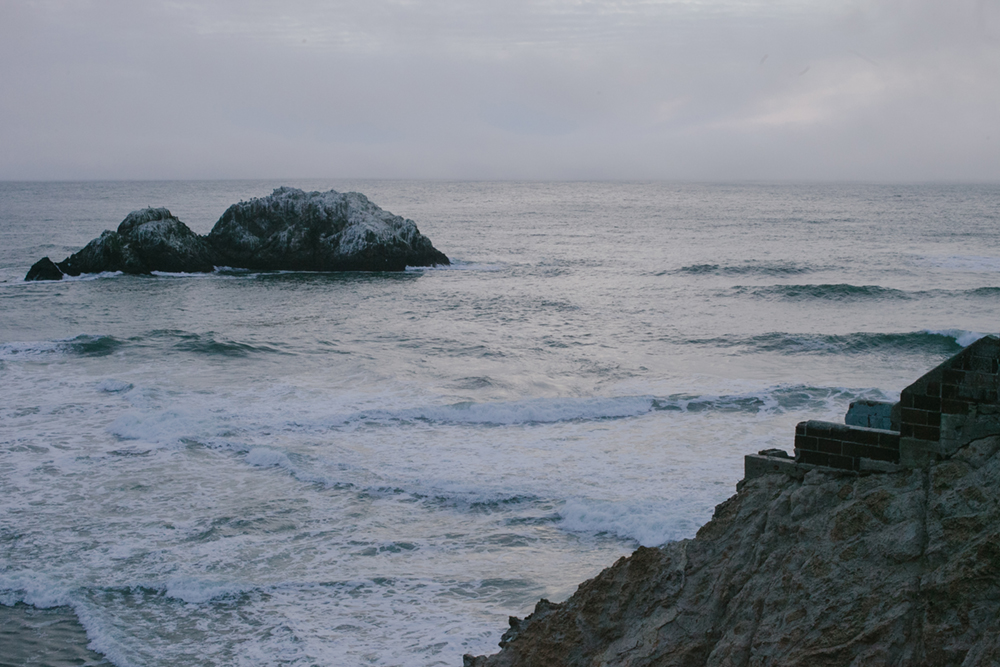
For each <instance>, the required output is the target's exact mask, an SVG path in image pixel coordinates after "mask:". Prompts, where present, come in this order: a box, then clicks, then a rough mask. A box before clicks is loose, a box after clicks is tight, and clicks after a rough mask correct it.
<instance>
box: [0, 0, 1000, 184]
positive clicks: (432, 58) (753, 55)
mask: <svg viewBox="0 0 1000 667" xmlns="http://www.w3.org/2000/svg"><path fill="white" fill-rule="evenodd" d="M998 6H1000V3H997V2H996V0H958V1H957V2H950V3H947V4H945V3H939V2H930V1H927V2H924V1H921V0H908V1H905V2H904V1H903V0H871V1H867V0H854V1H850V0H848V1H847V2H843V1H841V2H834V1H833V0H821V1H818V2H815V1H814V2H805V1H804V0H787V1H785V2H719V1H709V0H705V1H701V2H698V1H693V0H692V1H688V2H680V1H673V2H671V1H667V2H663V1H655V0H644V1H631V2H630V1H627V0H618V1H608V2H596V1H586V0H546V1H534V2H531V1H528V0H511V1H508V2H490V1H484V2H477V3H469V2H457V1H455V0H431V1H419V0H369V1H368V2H364V3H362V2H343V1H342V2H319V1H314V0H286V1H285V2H280V3H279V2H274V1H263V0H247V1H245V2H235V1H231V0H220V1H216V2H197V3H196V2H177V1H174V2H166V1H164V2H149V3H129V2H105V3H97V2H93V3H87V2H59V1H55V0H50V1H48V2H25V3H5V4H3V5H0V26H2V27H0V58H2V59H3V62H5V63H10V64H11V65H10V66H8V67H5V68H3V69H2V70H0V86H2V87H3V89H4V90H5V95H4V96H3V97H2V99H0V118H2V119H3V123H2V126H0V147H2V148H3V150H2V151H0V178H7V179H21V178H210V177H220V178H239V177H293V176H316V177H388V178H394V177H416V178H666V179H730V178H738V179H798V178H809V179H878V180H924V179H976V180H996V179H1000V165H998V161H997V160H996V159H995V157H994V156H995V155H996V154H997V149H998V148H1000V132H997V131H996V130H994V129H993V127H994V125H995V119H994V118H993V116H995V110H996V109H997V108H998V102H1000V9H998Z"/></svg>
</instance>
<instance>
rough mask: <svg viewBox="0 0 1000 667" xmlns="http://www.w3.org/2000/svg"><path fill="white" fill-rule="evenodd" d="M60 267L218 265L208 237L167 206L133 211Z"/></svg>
mask: <svg viewBox="0 0 1000 667" xmlns="http://www.w3.org/2000/svg"><path fill="white" fill-rule="evenodd" d="M57 266H58V267H59V269H61V270H62V272H63V273H65V274H67V275H70V276H78V275H80V274H81V273H101V272H102V271H121V272H123V273H131V274H145V273H151V272H153V271H167V272H176V273H205V272H208V271H212V270H214V268H215V264H214V254H213V252H212V248H211V247H210V246H209V245H208V243H207V242H206V241H205V239H204V238H202V237H201V236H198V235H197V234H195V233H194V232H192V231H191V230H190V229H189V228H188V226H187V225H185V224H184V223H183V222H181V221H180V220H178V219H177V218H176V217H175V216H174V215H173V214H171V213H170V211H169V210H167V209H165V208H147V209H143V210H141V211H132V212H131V213H129V214H128V215H127V216H126V217H125V219H124V220H123V221H122V223H121V224H120V225H118V230H117V231H114V232H111V231H105V232H104V233H102V234H101V235H100V236H99V237H98V238H96V239H94V240H93V241H91V242H90V243H88V244H87V245H86V246H85V247H84V248H83V250H81V251H80V252H78V253H75V254H73V255H71V256H69V257H68V258H66V259H65V260H63V261H62V262H59V264H58V265H57ZM25 279H27V278H25Z"/></svg>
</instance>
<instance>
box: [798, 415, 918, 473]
mask: <svg viewBox="0 0 1000 667" xmlns="http://www.w3.org/2000/svg"><path fill="white" fill-rule="evenodd" d="M861 459H872V460H874V461H887V462H890V463H895V462H897V461H899V433H898V432H896V431H888V430H883V429H877V428H863V427H860V426H847V425H846V424H834V423H833V422H822V421H807V422H802V423H800V424H798V425H797V426H796V427H795V461H796V462H797V463H808V464H812V465H821V466H829V467H831V468H840V469H842V470H861V468H862V463H861Z"/></svg>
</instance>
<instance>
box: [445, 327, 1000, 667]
mask: <svg viewBox="0 0 1000 667" xmlns="http://www.w3.org/2000/svg"><path fill="white" fill-rule="evenodd" d="M998 369H1000V341H998V339H996V338H992V337H988V338H985V339H982V340H981V341H979V342H977V343H975V344H973V345H972V346H970V347H969V348H966V350H964V351H963V352H961V353H959V354H958V355H956V356H955V357H954V358H952V359H950V360H948V361H946V362H945V363H943V364H942V365H941V366H939V367H937V368H935V369H934V370H932V371H931V372H929V373H928V374H926V375H925V376H923V377H922V378H921V379H920V380H918V381H917V382H916V383H914V384H913V385H911V386H910V387H908V388H907V389H906V390H904V391H903V393H902V396H901V400H900V404H899V406H897V407H896V409H895V410H893V412H895V413H898V414H900V415H901V417H900V420H901V421H900V426H899V429H900V431H899V432H898V433H894V435H895V438H896V439H895V442H896V443H898V444H897V450H896V451H897V455H896V460H895V461H885V460H883V459H884V458H886V457H882V450H883V449H885V447H883V446H882V445H881V444H879V442H880V441H879V438H880V437H883V436H885V435H886V434H889V433H892V432H891V431H888V430H884V429H878V428H866V427H848V431H849V432H848V433H846V434H845V433H841V436H843V437H842V439H841V440H833V439H822V438H820V439H818V440H817V442H816V443H813V441H812V440H811V439H810V438H813V436H811V435H808V434H809V433H810V431H809V429H807V428H799V429H797V435H796V459H792V458H791V457H787V455H786V456H785V457H783V456H779V455H776V452H774V451H773V450H769V451H767V452H762V453H761V455H759V456H756V455H755V456H748V457H747V476H746V479H744V480H743V481H742V482H741V483H740V484H739V485H738V487H737V488H738V491H737V493H736V495H735V496H733V497H731V498H730V499H729V500H727V501H725V502H724V503H722V504H721V505H719V506H718V507H717V508H716V510H715V515H714V517H713V518H712V520H711V521H709V522H708V523H707V524H706V525H705V526H703V527H702V528H701V530H699V531H698V534H697V536H696V537H695V538H694V539H691V540H683V541H680V542H674V543H670V544H667V545H664V546H662V547H660V548H640V549H639V550H637V551H636V552H635V553H634V554H632V555H631V556H630V557H627V558H622V559H620V560H619V561H618V562H617V563H615V564H614V565H613V566H611V567H610V568H608V569H606V570H604V571H603V572H601V573H600V574H599V575H597V576H596V577H595V578H594V579H591V580H590V581H587V582H585V583H583V584H582V585H581V586H580V587H579V589H578V590H577V592H576V593H575V594H574V595H573V596H572V597H570V598H569V599H568V600H566V601H565V602H562V603H560V604H553V603H550V602H548V601H546V600H542V601H541V602H539V603H538V605H537V606H536V607H535V610H534V613H532V614H531V615H529V616H528V617H527V618H525V619H516V618H511V619H510V628H509V629H508V630H507V632H506V633H505V634H504V635H503V638H502V640H501V642H500V646H501V648H502V650H501V651H500V652H499V653H497V654H495V655H493V656H489V657H485V656H478V657H473V656H466V657H465V665H466V667H522V666H523V667H528V666H532V667H534V666H537V665H546V666H550V667H570V666H572V667H583V666H588V667H590V666H594V667H596V666H598V665H601V666H604V667H626V666H628V667H640V666H646V665H649V666H652V665H656V666H662V667H667V666H678V667H679V666H682V665H683V666H687V665H691V666H694V665H699V666H700V665H720V666H721V665H751V666H761V667H763V666H765V665H798V666H801V667H817V666H819V667H823V666H830V667H833V666H837V667H840V666H843V665H899V666H903V667H906V666H911V665H912V666H917V665H935V666H939V665H956V666H958V665H965V666H969V667H971V666H973V665H975V666H979V665H1000V407H998V400H997V398H998V393H997V392H998V389H1000V374H998ZM869 407H870V406H867V407H866V408H865V409H866V410H867V409H868V408H869ZM852 410H854V411H857V409H856V408H854V407H852ZM887 414H888V412H887ZM852 418H853V417H852ZM806 424H811V425H814V426H816V427H817V429H818V432H823V423H822V422H807V423H806ZM800 427H803V425H800ZM827 430H830V429H827ZM963 434H964V435H963ZM865 441H867V442H868V443H869V444H864V442H865ZM886 442H889V443H890V445H889V448H890V449H891V442H892V440H891V438H890V439H889V440H887V441H886ZM859 443H860V444H859ZM814 444H816V445H818V447H819V449H825V450H828V451H827V452H826V453H827V454H828V456H829V457H830V458H829V459H827V463H828V465H814V464H806V463H802V456H801V455H802V453H803V452H807V451H810V450H807V449H805V448H806V447H811V446H813V445H814ZM866 448H867V449H866ZM834 450H836V451H834ZM908 450H910V451H908ZM900 454H902V455H901V456H900ZM871 456H876V457H881V458H875V459H872V458H870V457H871ZM833 457H838V458H833ZM866 462H869V463H872V465H868V464H867V463H866ZM875 463H878V464H879V465H874V464H875ZM833 465H838V466H840V467H839V468H835V467H833Z"/></svg>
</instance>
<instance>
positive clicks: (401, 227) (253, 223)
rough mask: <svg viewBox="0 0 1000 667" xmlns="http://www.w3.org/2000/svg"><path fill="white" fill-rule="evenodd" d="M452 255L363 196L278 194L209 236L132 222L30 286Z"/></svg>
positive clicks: (132, 216)
mask: <svg viewBox="0 0 1000 667" xmlns="http://www.w3.org/2000/svg"><path fill="white" fill-rule="evenodd" d="M449 263H450V262H449V261H448V258H447V257H446V256H445V255H444V253H442V252H440V251H439V250H437V249H436V248H435V247H434V246H433V245H432V244H431V242H430V240H429V239H428V238H427V237H426V236H424V235H422V234H421V233H420V232H419V231H418V230H417V226H416V224H415V223H414V222H413V221H412V220H407V219H404V218H402V217H400V216H398V215H393V214H391V213H389V212H387V211H383V210H382V209H381V208H379V207H378V206H376V205H375V204H373V203H372V202H371V201H369V200H368V198H367V197H365V196H364V195H362V194H360V193H357V192H348V193H339V192H336V191H334V190H330V191H329V192H322V193H321V192H303V191H302V190H298V189H295V188H287V187H283V188H278V189H277V190H275V191H274V192H273V193H272V194H271V195H270V196H268V197H261V198H257V199H251V200H250V201H248V202H240V203H239V204H234V205H233V206H231V207H229V209H228V210H227V211H226V212H225V213H224V214H223V215H222V217H221V218H220V219H219V221H218V222H217V223H216V225H215V227H213V228H212V231H211V232H209V234H208V235H207V236H199V235H197V234H195V233H194V232H193V231H191V230H190V229H189V228H188V226H187V225H185V224H184V223H183V222H181V221H180V220H178V219H177V218H176V217H175V216H174V215H172V214H171V213H170V211H168V210H167V209H165V208H147V209H143V210H140V211H133V212H132V213H129V214H128V216H126V218H125V220H123V221H122V223H121V224H120V225H119V226H118V229H117V230H116V231H105V232H104V233H102V234H101V235H100V236H99V237H98V238H96V239H94V240H93V241H91V242H90V243H88V244H87V245H86V246H85V247H84V248H83V249H82V250H80V251H79V252H77V253H74V254H73V255H71V256H70V257H67V258H66V259H64V260H63V261H61V262H52V261H51V260H50V259H49V258H47V257H45V258H43V259H41V260H39V261H38V262H36V263H35V264H34V265H33V266H32V267H31V269H30V270H29V271H28V273H27V275H26V276H25V278H24V279H25V280H59V279H61V278H62V277H63V276H64V275H69V276H78V275H80V274H82V273H101V272H104V271H121V272H123V273H129V274H148V273H152V272H153V271H164V272H168V273H206V272H210V271H213V270H214V269H215V267H217V266H228V267H232V268H242V269H253V270H260V271H282V270H285V271H402V270H403V269H405V268H406V267H407V266H434V265H437V264H443V265H447V264H449Z"/></svg>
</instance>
